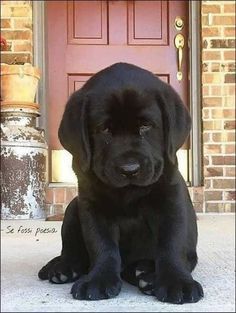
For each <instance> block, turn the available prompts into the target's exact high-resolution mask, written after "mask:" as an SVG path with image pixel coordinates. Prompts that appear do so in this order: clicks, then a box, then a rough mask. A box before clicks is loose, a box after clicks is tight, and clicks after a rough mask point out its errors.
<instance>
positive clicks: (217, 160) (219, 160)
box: [212, 155, 235, 165]
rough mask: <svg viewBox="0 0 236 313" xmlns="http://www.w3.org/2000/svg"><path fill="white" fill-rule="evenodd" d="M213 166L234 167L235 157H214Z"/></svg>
mask: <svg viewBox="0 0 236 313" xmlns="http://www.w3.org/2000/svg"><path fill="white" fill-rule="evenodd" d="M212 164H213V165H234V164H235V157H234V156H229V155H226V156H212Z"/></svg>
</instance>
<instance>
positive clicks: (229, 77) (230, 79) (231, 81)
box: [225, 74, 235, 84]
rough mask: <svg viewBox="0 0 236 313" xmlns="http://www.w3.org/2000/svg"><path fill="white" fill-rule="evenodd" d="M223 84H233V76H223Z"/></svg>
mask: <svg viewBox="0 0 236 313" xmlns="http://www.w3.org/2000/svg"><path fill="white" fill-rule="evenodd" d="M225 83H226V84H227V83H230V84H233V83H235V74H225Z"/></svg>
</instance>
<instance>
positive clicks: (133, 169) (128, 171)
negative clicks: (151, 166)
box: [119, 163, 140, 176]
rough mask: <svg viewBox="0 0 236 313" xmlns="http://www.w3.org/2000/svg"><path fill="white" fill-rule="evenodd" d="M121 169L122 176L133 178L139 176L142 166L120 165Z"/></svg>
mask: <svg viewBox="0 0 236 313" xmlns="http://www.w3.org/2000/svg"><path fill="white" fill-rule="evenodd" d="M119 168H120V171H121V174H122V175H125V176H133V175H135V174H137V173H138V171H139V170H140V164H139V163H128V164H122V165H120V167H119Z"/></svg>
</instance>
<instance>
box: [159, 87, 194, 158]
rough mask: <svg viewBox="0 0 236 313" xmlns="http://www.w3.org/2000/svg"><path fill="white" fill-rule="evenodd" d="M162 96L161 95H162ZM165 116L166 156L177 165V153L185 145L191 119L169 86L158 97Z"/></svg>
mask: <svg viewBox="0 0 236 313" xmlns="http://www.w3.org/2000/svg"><path fill="white" fill-rule="evenodd" d="M160 94H161V95H160ZM157 101H158V104H159V107H160V108H161V111H162V116H163V127H164V136H165V147H166V149H165V150H166V155H167V158H168V159H169V161H170V162H171V163H172V164H177V157H176V152H177V150H178V149H179V148H181V146H182V145H183V144H184V142H185V140H186V138H187V137H188V135H189V132H190V129H191V117H190V115H189V112H188V110H187V108H186V107H185V105H184V104H183V102H182V100H181V98H180V97H179V95H178V94H177V93H176V91H175V90H174V89H173V88H172V87H171V86H169V85H166V86H165V90H164V92H161V93H160V92H159V93H158V96H157Z"/></svg>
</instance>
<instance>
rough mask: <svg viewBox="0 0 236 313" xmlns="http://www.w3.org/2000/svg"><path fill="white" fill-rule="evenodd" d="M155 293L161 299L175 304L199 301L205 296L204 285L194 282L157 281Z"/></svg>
mask: <svg viewBox="0 0 236 313" xmlns="http://www.w3.org/2000/svg"><path fill="white" fill-rule="evenodd" d="M154 295H155V296H156V297H157V299H158V300H159V301H162V302H169V303H174V304H183V303H193V302H198V301H199V300H200V299H201V298H202V297H203V289H202V286H201V285H200V284H199V283H198V282H197V281H195V280H193V281H192V282H185V281H181V280H180V281H179V282H173V283H172V282H165V283H163V282H156V284H155V289H154Z"/></svg>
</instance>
